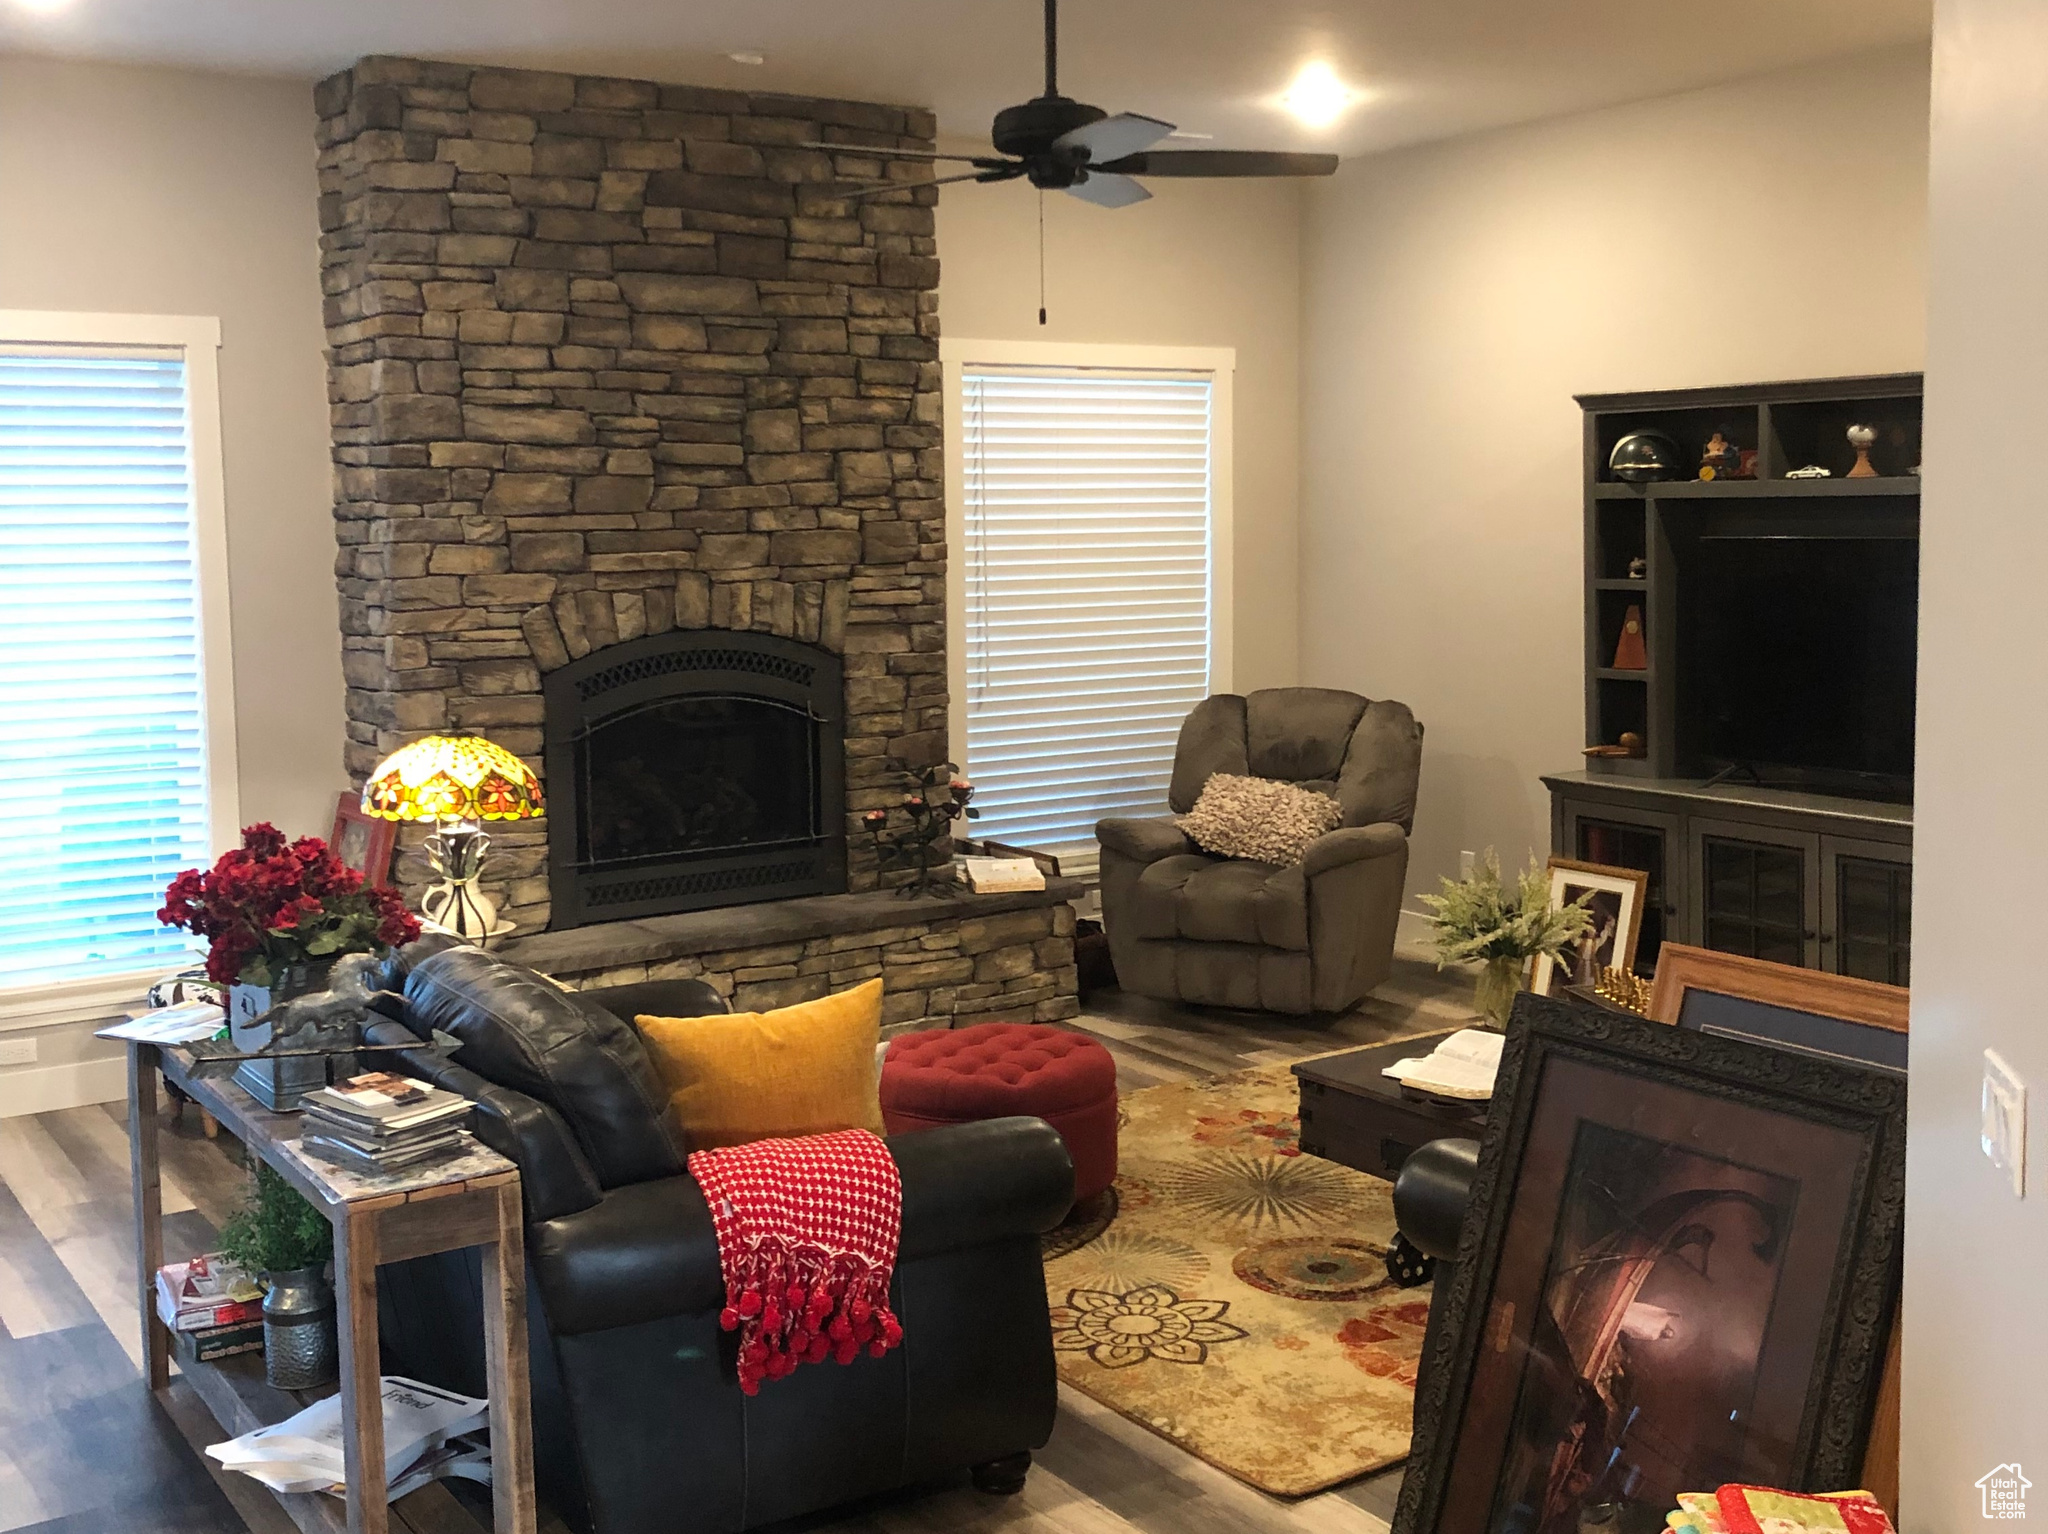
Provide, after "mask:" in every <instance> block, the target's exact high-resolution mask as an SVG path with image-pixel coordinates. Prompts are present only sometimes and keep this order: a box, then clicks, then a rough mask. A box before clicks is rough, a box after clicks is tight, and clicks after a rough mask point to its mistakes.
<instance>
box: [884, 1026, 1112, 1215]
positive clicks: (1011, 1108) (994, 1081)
mask: <svg viewBox="0 0 2048 1534" xmlns="http://www.w3.org/2000/svg"><path fill="white" fill-rule="evenodd" d="M1020 1113H1021V1114H1030V1115H1033V1116H1035V1117H1038V1118H1042V1119H1044V1120H1045V1121H1046V1122H1047V1123H1048V1124H1050V1125H1052V1127H1053V1128H1054V1129H1057V1130H1058V1131H1059V1132H1060V1138H1061V1139H1063V1140H1065V1141H1066V1142H1067V1154H1068V1155H1070V1156H1072V1157H1073V1158H1074V1201H1075V1202H1076V1203H1079V1202H1080V1201H1081V1200H1082V1199H1084V1198H1093V1197H1094V1196H1095V1195H1096V1194H1098V1193H1100V1192H1101V1191H1102V1190H1103V1189H1104V1188H1107V1187H1108V1186H1109V1185H1110V1184H1111V1183H1113V1182H1115V1181H1116V1061H1115V1060H1114V1059H1112V1058H1111V1057H1110V1053H1109V1051H1108V1050H1106V1049H1104V1048H1103V1047H1102V1046H1101V1045H1100V1044H1098V1043H1096V1042H1095V1041H1094V1040H1093V1039H1089V1038H1083V1037H1082V1036H1081V1035H1080V1034H1078V1033H1069V1032H1067V1031H1066V1030H1065V1029H1064V1028H1044V1027H1040V1026H1039V1025H1037V1024H1035V1023H975V1024H974V1025H973V1026H971V1027H968V1028H954V1029H935V1030H931V1031H927V1032H923V1033H906V1034H904V1035H902V1036H901V1037H899V1038H897V1039H895V1040H893V1041H892V1042H891V1043H890V1045H889V1053H888V1056H887V1058H886V1059H885V1060H884V1061H883V1064H882V1122H883V1123H884V1124H886V1125H887V1126H888V1129H889V1132H890V1133H891V1134H901V1133H903V1132H904V1131H905V1130H911V1129H933V1128H936V1127H937V1126H939V1125H941V1124H969V1123H972V1122H974V1121H975V1120H976V1119H999V1118H1007V1117H1008V1116H1010V1115H1011V1114H1020Z"/></svg>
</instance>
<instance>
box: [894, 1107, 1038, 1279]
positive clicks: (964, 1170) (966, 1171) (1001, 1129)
mask: <svg viewBox="0 0 2048 1534" xmlns="http://www.w3.org/2000/svg"><path fill="white" fill-rule="evenodd" d="M889 1153H890V1154H891V1155H893V1156H894V1157H895V1158H896V1167H897V1170H898V1171H899V1172H901V1173H902V1175H903V1256H904V1257H906V1258H912V1257H934V1256H937V1255H938V1254H939V1253H940V1252H953V1251H958V1250H960V1249H961V1248H963V1247H970V1246H982V1245H985V1244H986V1243H988V1242H991V1241H1001V1240H1004V1239H1005V1238H1007V1237H1011V1236H1042V1235H1044V1234H1045V1233H1046V1232H1047V1231H1049V1230H1051V1229H1052V1228H1053V1227H1054V1226H1055V1225H1057V1224H1059V1222H1060V1221H1062V1220H1064V1219H1065V1218H1066V1217H1067V1211H1068V1210H1070V1209H1071V1208H1073V1206H1074V1162H1073V1158H1072V1157H1070V1156H1069V1155H1068V1154H1067V1142H1066V1141H1064V1140H1062V1139H1061V1138H1060V1136H1059V1131H1057V1130H1055V1129H1054V1128H1053V1127H1052V1125H1050V1124H1048V1123H1046V1121H1045V1120H1044V1119H1035V1118H1007V1119H984V1120H982V1121H981V1122H980V1123H978V1124H948V1125H947V1126H945V1127H944V1128H942V1129H922V1130H916V1131H913V1132H912V1133H909V1134H901V1135H892V1136H891V1137H890V1139H889Z"/></svg>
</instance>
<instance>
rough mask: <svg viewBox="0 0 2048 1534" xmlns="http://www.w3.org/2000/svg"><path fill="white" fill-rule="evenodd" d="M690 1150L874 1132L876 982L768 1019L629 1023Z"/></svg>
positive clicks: (733, 1015)
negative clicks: (844, 1132) (649, 1057)
mask: <svg viewBox="0 0 2048 1534" xmlns="http://www.w3.org/2000/svg"><path fill="white" fill-rule="evenodd" d="M634 1022H635V1023H637V1024H638V1026H639V1029H640V1037H641V1038H643V1039H645V1040H646V1041H647V1052H648V1053H649V1054H651V1055H652V1056H653V1057H654V1068H655V1069H656V1070H657V1071H659V1072H660V1073H661V1080H662V1084H663V1085H664V1086H666V1087H667V1088H668V1094H669V1097H668V1111H669V1118H670V1121H671V1122H672V1123H673V1124H674V1125H675V1126H676V1129H677V1131H678V1132H679V1133H680V1134H681V1135H682V1136H683V1139H684V1141H685V1143H687V1144H688V1145H689V1147H690V1149H691V1150H693V1151H699V1150H712V1149H715V1148H716V1147H718V1146H721V1145H744V1144H746V1143H747V1142H748V1141H749V1140H767V1139H774V1138H791V1137H794V1136H797V1135H815V1134H824V1133H825V1132H827V1131H828V1130H833V1129H872V1130H873V1131H874V1132H875V1133H876V1134H880V1133H881V1132H882V1100H881V1095H880V1092H879V1089H878V1087H877V1084H876V1081H875V1048H876V1046H877V1045H878V1044H879V1043H880V1042H881V1037H882V982H881V981H879V980H870V981H868V982H867V983H866V984H865V985H857V986H855V987H854V988H853V989H852V990H850V991H841V992H840V993H839V994H838V995H837V996H823V997H820V998H819V999H818V1000H816V1001H800V1002H798V1003H797V1004H796V1005H795V1006H793V1007H777V1008H776V1009H775V1010H774V1011H773V1012H728V1013H723V1014H715V1015H713V1016H710V1017H638V1018H635V1019H634Z"/></svg>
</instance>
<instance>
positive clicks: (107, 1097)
mask: <svg viewBox="0 0 2048 1534" xmlns="http://www.w3.org/2000/svg"><path fill="white" fill-rule="evenodd" d="M127 1095H128V1057H127V1055H126V1054H125V1053H123V1054H118V1055H110V1056H107V1057H105V1058H103V1059H99V1060H76V1061H73V1062H71V1063H70V1064H67V1065H45V1066H41V1067H38V1068H36V1069H33V1070H22V1071H10V1072H8V1073H7V1074H6V1075H4V1076H0V1119H12V1118H20V1117H21V1116H22V1115H23V1114H28V1113H53V1112H55V1111H56V1110H58V1109H59V1108H83V1107H87V1106H88V1105H90V1104H92V1103H110V1102H114V1101H116V1100H117V1099H121V1098H125V1097H126V1096H127Z"/></svg>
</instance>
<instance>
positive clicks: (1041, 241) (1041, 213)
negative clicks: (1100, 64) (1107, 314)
mask: <svg viewBox="0 0 2048 1534" xmlns="http://www.w3.org/2000/svg"><path fill="white" fill-rule="evenodd" d="M1046 3H1047V4H1048V5H1050V4H1051V3H1052V0H1046ZM1038 323H1039V324H1041V325H1043V324H1044V323H1045V188H1044V187H1040V188H1039V189H1038Z"/></svg>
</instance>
